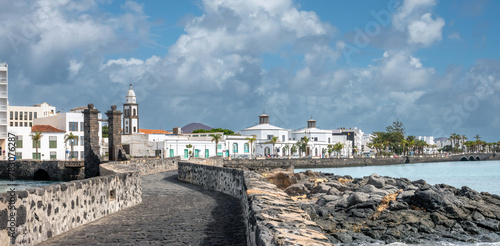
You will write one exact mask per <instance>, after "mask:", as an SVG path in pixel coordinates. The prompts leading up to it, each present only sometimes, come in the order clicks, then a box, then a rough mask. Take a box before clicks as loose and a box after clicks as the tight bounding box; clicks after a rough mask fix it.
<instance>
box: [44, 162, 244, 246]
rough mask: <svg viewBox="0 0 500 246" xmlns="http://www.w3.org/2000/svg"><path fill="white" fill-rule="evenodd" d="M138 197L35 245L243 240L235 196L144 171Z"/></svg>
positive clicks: (174, 174) (169, 174)
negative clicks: (124, 206)
mask: <svg viewBox="0 0 500 246" xmlns="http://www.w3.org/2000/svg"><path fill="white" fill-rule="evenodd" d="M142 184H143V200H142V203H141V204H139V205H137V206H134V207H131V208H128V209H124V210H122V211H119V212H116V213H114V214H111V215H108V216H106V217H104V218H101V219H99V220H96V221H94V222H92V223H89V224H86V225H83V226H81V227H78V228H76V229H74V230H71V231H68V232H66V233H63V234H60V235H58V236H56V237H53V238H51V239H49V240H47V241H45V242H42V243H41V244H39V245H97V244H108V245H246V237H245V227H244V222H243V217H242V215H241V212H240V211H241V205H240V204H239V202H238V200H237V199H235V198H233V197H231V196H228V195H225V194H223V193H219V192H215V191H208V190H203V189H201V188H200V187H198V186H195V185H192V184H188V183H184V182H182V181H179V180H177V170H175V171H170V172H164V173H158V174H152V175H147V176H143V177H142Z"/></svg>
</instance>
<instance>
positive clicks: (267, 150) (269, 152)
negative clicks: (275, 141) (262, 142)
mask: <svg viewBox="0 0 500 246" xmlns="http://www.w3.org/2000/svg"><path fill="white" fill-rule="evenodd" d="M264 154H265V155H270V154H271V149H270V148H269V147H266V148H265V149H264Z"/></svg>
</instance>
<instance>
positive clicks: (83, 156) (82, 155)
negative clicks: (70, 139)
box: [80, 151, 85, 160]
mask: <svg viewBox="0 0 500 246" xmlns="http://www.w3.org/2000/svg"><path fill="white" fill-rule="evenodd" d="M80 159H81V160H83V159H85V152H84V151H80Z"/></svg>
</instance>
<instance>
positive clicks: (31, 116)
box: [30, 112, 33, 120]
mask: <svg viewBox="0 0 500 246" xmlns="http://www.w3.org/2000/svg"><path fill="white" fill-rule="evenodd" d="M30 120H33V112H30Z"/></svg>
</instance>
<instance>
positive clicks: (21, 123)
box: [8, 102, 56, 127]
mask: <svg viewBox="0 0 500 246" xmlns="http://www.w3.org/2000/svg"><path fill="white" fill-rule="evenodd" d="M8 112H9V126H11V127H32V126H33V120H34V119H36V118H39V117H47V116H54V115H56V107H53V106H50V105H49V104H47V103H46V102H44V103H40V104H37V105H33V106H10V105H9V106H8Z"/></svg>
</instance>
